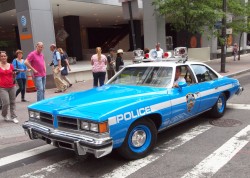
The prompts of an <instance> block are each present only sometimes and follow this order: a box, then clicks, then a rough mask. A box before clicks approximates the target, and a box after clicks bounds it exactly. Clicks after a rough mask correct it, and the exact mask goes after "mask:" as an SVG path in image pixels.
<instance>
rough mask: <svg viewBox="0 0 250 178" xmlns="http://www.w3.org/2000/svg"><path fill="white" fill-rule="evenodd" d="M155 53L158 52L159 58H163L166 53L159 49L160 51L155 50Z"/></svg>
mask: <svg viewBox="0 0 250 178" xmlns="http://www.w3.org/2000/svg"><path fill="white" fill-rule="evenodd" d="M155 51H156V52H157V58H160V59H161V58H162V56H163V53H164V51H163V49H161V48H160V49H159V51H157V50H156V49H155Z"/></svg>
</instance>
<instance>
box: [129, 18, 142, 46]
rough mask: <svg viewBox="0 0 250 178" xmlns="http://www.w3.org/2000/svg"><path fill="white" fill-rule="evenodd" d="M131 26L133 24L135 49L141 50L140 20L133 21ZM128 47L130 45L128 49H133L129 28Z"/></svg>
mask: <svg viewBox="0 0 250 178" xmlns="http://www.w3.org/2000/svg"><path fill="white" fill-rule="evenodd" d="M133 24H134V32H135V43H136V48H141V49H142V41H141V21H140V20H133ZM129 26H130V21H129ZM129 45H130V49H133V40H132V31H131V28H130V30H129Z"/></svg>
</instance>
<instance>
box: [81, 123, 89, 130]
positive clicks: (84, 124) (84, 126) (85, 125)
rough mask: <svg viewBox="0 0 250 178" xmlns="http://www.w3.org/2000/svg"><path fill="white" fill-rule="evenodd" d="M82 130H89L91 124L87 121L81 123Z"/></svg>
mask: <svg viewBox="0 0 250 178" xmlns="http://www.w3.org/2000/svg"><path fill="white" fill-rule="evenodd" d="M81 129H83V130H89V123H88V122H85V121H81Z"/></svg>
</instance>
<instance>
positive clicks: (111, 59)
mask: <svg viewBox="0 0 250 178" xmlns="http://www.w3.org/2000/svg"><path fill="white" fill-rule="evenodd" d="M107 60H108V62H107V73H108V80H109V79H111V78H112V77H113V76H114V75H115V49H114V48H110V49H109V54H108V56H107Z"/></svg>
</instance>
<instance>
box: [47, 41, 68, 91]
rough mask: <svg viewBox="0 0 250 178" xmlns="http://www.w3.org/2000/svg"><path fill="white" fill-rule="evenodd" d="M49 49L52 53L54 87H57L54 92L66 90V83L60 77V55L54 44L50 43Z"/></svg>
mask: <svg viewBox="0 0 250 178" xmlns="http://www.w3.org/2000/svg"><path fill="white" fill-rule="evenodd" d="M50 51H51V52H52V53H53V55H52V62H53V75H54V81H55V84H56V88H57V90H56V91H55V93H61V92H64V91H66V90H67V85H66V84H65V83H64V82H63V80H62V79H61V69H62V64H61V55H60V53H59V52H58V51H57V49H56V45H55V44H51V45H50Z"/></svg>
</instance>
